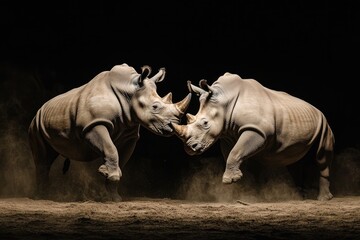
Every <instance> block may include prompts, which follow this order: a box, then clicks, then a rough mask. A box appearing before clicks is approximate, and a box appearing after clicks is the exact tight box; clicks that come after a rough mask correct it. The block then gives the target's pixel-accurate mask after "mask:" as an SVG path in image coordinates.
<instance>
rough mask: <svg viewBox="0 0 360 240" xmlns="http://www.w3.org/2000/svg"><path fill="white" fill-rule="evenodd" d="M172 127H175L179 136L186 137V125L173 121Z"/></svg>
mask: <svg viewBox="0 0 360 240" xmlns="http://www.w3.org/2000/svg"><path fill="white" fill-rule="evenodd" d="M171 125H172V127H173V128H174V132H175V134H176V135H177V136H178V137H179V138H185V132H186V127H187V126H186V125H179V124H177V123H174V122H171Z"/></svg>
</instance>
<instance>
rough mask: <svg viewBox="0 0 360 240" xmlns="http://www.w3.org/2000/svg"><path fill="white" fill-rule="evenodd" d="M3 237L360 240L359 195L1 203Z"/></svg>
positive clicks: (10, 200) (15, 200) (17, 200)
mask: <svg viewBox="0 0 360 240" xmlns="http://www.w3.org/2000/svg"><path fill="white" fill-rule="evenodd" d="M0 238H1V239H84V238H86V239H318V238H320V239H360V196H345V197H335V198H334V199H332V200H330V201H326V202H320V201H317V200H291V201H283V202H253V203H251V202H246V203H245V202H239V201H232V202H222V203H219V202H217V203H215V202H190V201H184V200H172V199H158V198H154V199H152V198H133V199H124V201H123V202H120V203H112V202H93V201H85V202H56V201H49V200H32V199H29V198H2V199H0Z"/></svg>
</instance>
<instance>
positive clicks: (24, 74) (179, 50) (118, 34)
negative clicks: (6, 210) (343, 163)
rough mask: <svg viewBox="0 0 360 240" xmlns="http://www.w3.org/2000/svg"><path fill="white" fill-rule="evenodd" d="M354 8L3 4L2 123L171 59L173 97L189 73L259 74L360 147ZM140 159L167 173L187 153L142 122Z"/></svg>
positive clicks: (344, 141)
mask: <svg viewBox="0 0 360 240" xmlns="http://www.w3.org/2000/svg"><path fill="white" fill-rule="evenodd" d="M358 13H359V12H358V9H357V8H355V5H352V4H351V2H350V1H349V2H348V1H266V0H264V1H259V0H257V1H84V2H78V1H42V2H34V1H26V2H25V1H24V2H18V1H1V4H0V26H1V37H0V43H1V45H0V51H1V53H0V88H1V89H0V94H1V96H0V100H1V102H0V103H1V111H2V113H1V115H2V116H1V117H0V120H1V124H2V125H3V126H4V127H5V128H6V126H7V124H8V122H10V121H16V122H17V124H18V127H19V129H20V131H24V132H26V129H27V127H28V125H29V123H30V120H31V118H32V117H33V116H34V115H35V113H36V110H37V109H38V108H39V107H40V106H41V105H42V104H43V103H44V102H45V101H46V100H48V99H49V98H51V97H53V96H55V95H57V94H60V93H62V92H64V91H67V90H69V89H71V88H73V87H77V86H80V85H82V84H84V83H86V82H88V81H89V80H91V79H92V78H93V77H94V76H95V75H96V74H98V73H99V72H101V71H104V70H109V69H111V68H112V67H113V66H114V65H117V64H122V63H127V64H128V65H130V66H133V67H134V68H135V69H137V70H140V67H141V66H142V65H150V66H151V67H152V68H153V69H154V70H156V69H158V68H160V67H165V68H166V69H167V75H166V78H165V81H163V82H162V83H160V84H159V85H158V92H159V94H160V95H161V96H163V95H165V94H166V93H167V92H169V91H172V92H173V99H174V101H178V100H181V99H182V98H183V97H184V96H185V95H186V94H187V93H188V90H187V88H186V81H187V80H191V81H192V82H193V83H194V84H197V83H198V81H199V80H200V79H202V78H205V79H207V80H208V81H209V82H210V83H212V82H213V81H215V80H216V79H217V78H218V77H219V76H220V75H222V74H224V73H225V72H233V73H237V74H239V75H240V76H241V77H243V78H254V79H257V80H258V81H260V82H261V83H262V84H263V85H265V86H267V87H269V88H273V89H276V90H282V91H286V92H288V93H290V94H292V95H295V96H297V97H300V98H302V99H304V100H306V101H308V102H310V103H311V104H313V105H314V106H316V107H317V108H319V109H320V110H321V111H322V112H323V113H324V114H325V116H326V117H327V119H328V121H329V123H330V126H331V127H332V129H333V131H334V134H335V138H336V149H335V150H336V152H337V153H339V152H341V151H343V150H344V149H347V148H353V147H354V148H359V142H360V141H359V139H358V136H359V133H360V131H359V122H360V121H359V116H358V110H359V107H358V102H359V100H358V99H359V98H358V92H359V91H358V87H357V86H358V82H359V68H358V65H359V60H358V59H359V57H358V56H359V55H358V51H357V50H358V45H359V43H360V38H359V35H360V34H359V24H358V20H359V14H358ZM196 111H197V99H196V97H193V99H192V103H191V107H190V108H189V112H191V113H196ZM216 148H217V146H214V149H211V150H209V151H208V152H207V153H206V154H207V155H212V154H217V150H216ZM134 156H142V157H146V158H149V159H152V163H151V164H152V166H153V168H154V169H157V173H153V175H156V176H161V177H163V178H166V179H171V178H172V177H174V176H179V175H180V173H178V172H177V170H178V169H179V166H183V165H184V164H185V163H186V162H187V161H186V160H188V159H191V158H190V157H189V156H187V155H186V154H185V153H184V151H183V148H182V144H181V142H180V140H178V139H177V138H175V137H170V138H163V137H160V136H156V135H153V134H151V133H149V132H148V131H146V130H145V129H142V130H141V138H140V141H139V143H138V145H137V148H136V151H135V153H134ZM133 162H136V161H135V160H133ZM185 165H186V164H185ZM184 168H186V166H185V167H184ZM167 170H168V171H167ZM165 172H166V174H168V175H169V176H167V177H166V176H164V173H165ZM157 174H158V175H157ZM159 182H161V181H159Z"/></svg>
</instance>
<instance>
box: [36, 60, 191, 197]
mask: <svg viewBox="0 0 360 240" xmlns="http://www.w3.org/2000/svg"><path fill="white" fill-rule="evenodd" d="M150 74H151V68H150V67H149V66H143V67H142V73H141V74H139V73H137V72H136V71H135V69H134V68H133V67H130V66H128V65H127V64H125V63H124V64H122V65H117V66H114V67H113V68H112V69H111V70H110V71H104V72H101V73H99V74H98V75H97V76H95V77H94V78H93V79H92V80H91V81H89V82H88V83H87V84H84V85H82V86H80V87H78V88H74V89H72V90H70V91H68V92H65V93H63V94H60V95H58V96H56V97H54V98H52V99H50V100H49V101H47V102H46V103H45V104H44V105H43V106H42V107H41V108H40V109H39V110H38V111H37V113H36V116H35V117H34V118H33V120H32V122H31V124H30V126H29V142H30V147H31V150H32V154H33V158H34V162H35V167H36V185H37V193H36V196H37V197H44V196H45V194H46V191H47V190H46V188H47V187H48V181H49V171H50V167H51V165H52V163H53V161H54V160H55V159H56V157H57V156H58V155H59V154H60V155H62V156H63V157H65V158H66V159H67V161H65V163H64V167H65V170H67V169H66V168H68V165H69V163H70V161H69V159H71V160H77V161H92V160H95V159H99V158H102V159H103V160H104V164H103V165H101V166H100V167H99V170H98V171H99V172H100V173H101V174H103V175H104V176H105V177H106V187H107V189H108V191H109V195H110V197H111V199H112V200H114V201H121V197H120V195H119V194H118V191H117V187H118V182H119V180H120V177H121V176H122V173H121V170H120V167H123V166H124V165H125V164H126V162H127V161H128V160H129V158H130V157H131V155H132V153H133V151H134V148H135V145H136V142H137V141H138V139H139V129H140V126H143V127H145V128H146V129H148V130H150V131H151V132H153V133H155V134H158V135H161V136H171V135H172V134H173V129H172V127H171V125H170V123H171V122H174V123H179V122H180V118H181V117H182V115H183V114H184V112H185V111H186V109H187V107H188V105H189V103H190V99H191V93H189V94H188V95H187V96H186V97H185V98H184V99H183V100H182V101H179V102H177V103H175V104H174V103H172V93H171V92H170V93H169V94H167V95H166V96H165V97H163V98H161V97H159V95H158V94H157V92H156V83H158V82H161V81H162V80H163V79H164V77H165V69H164V68H162V69H160V70H159V72H158V73H157V74H156V75H154V76H153V77H151V78H149V75H150Z"/></svg>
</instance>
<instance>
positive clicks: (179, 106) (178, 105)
mask: <svg viewBox="0 0 360 240" xmlns="http://www.w3.org/2000/svg"><path fill="white" fill-rule="evenodd" d="M190 100H191V93H189V94H188V95H187V96H186V97H185V98H184V99H183V100H181V101H180V102H177V103H175V106H176V108H177V109H178V110H179V112H180V113H181V114H184V113H185V111H186V109H187V108H188V107H189V104H190Z"/></svg>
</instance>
